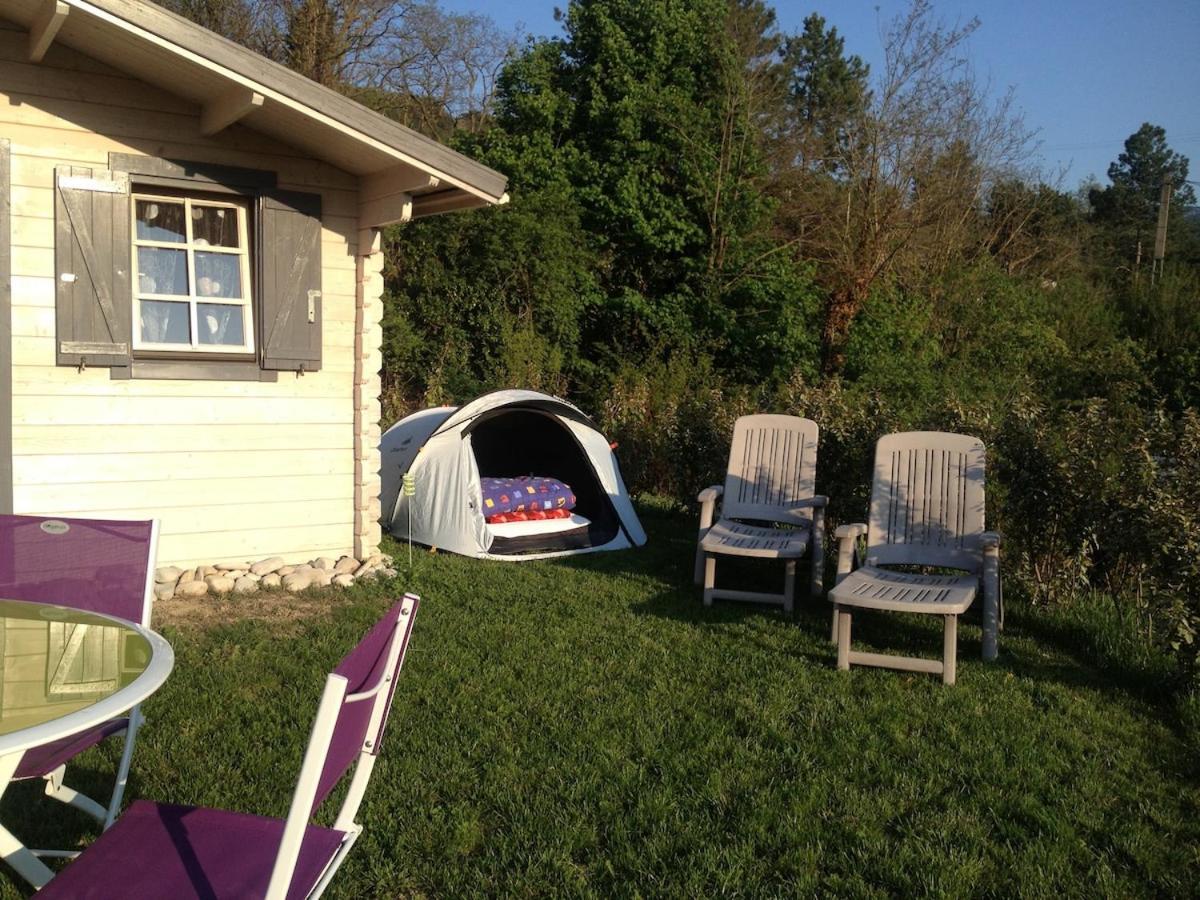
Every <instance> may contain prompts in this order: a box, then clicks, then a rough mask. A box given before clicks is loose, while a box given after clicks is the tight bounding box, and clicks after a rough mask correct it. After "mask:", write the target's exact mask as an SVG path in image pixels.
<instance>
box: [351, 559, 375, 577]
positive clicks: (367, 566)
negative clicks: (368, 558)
mask: <svg viewBox="0 0 1200 900" xmlns="http://www.w3.org/2000/svg"><path fill="white" fill-rule="evenodd" d="M374 571H375V566H374V565H372V564H371V563H369V562H365V563H363V564H362V565H361V566H359V567H358V568H357V569H355V570H354V577H355V578H370V577H371V573H372V572H374Z"/></svg>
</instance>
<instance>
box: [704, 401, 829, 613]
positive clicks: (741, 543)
mask: <svg viewBox="0 0 1200 900" xmlns="http://www.w3.org/2000/svg"><path fill="white" fill-rule="evenodd" d="M818 434H819V429H818V428H817V423H816V422H814V421H812V420H811V419H801V418H798V417H796V416H775V415H753V416H742V417H741V418H739V419H738V420H737V422H735V423H734V426H733V442H732V444H731V446H730V449H729V465H728V467H727V470H726V474H725V485H724V487H722V486H720V485H713V486H712V487H708V488H705V489H704V490H703V491H701V492H700V495H699V497H697V498H696V499H698V500H699V501H700V504H701V507H700V532H699V536H698V545H697V547H696V571H695V580H696V583H697V584H699V583H701V581H702V580H703V584H704V605H705V606H711V605H712V602H713V600H714V599H716V598H724V599H727V600H750V601H756V602H767V603H782V604H783V608H784V610H785V611H786V612H791V611H792V607H793V603H794V600H795V587H796V560H798V559H800V557H802V556H803V555H804V553H805V551H806V550H807V549H808V547H809V545H810V543H811V546H812V579H811V590H812V595H813V596H814V597H819V596H820V595H821V580H822V574H823V570H824V568H825V550H824V540H825V506H826V505H827V503H828V502H829V499H828V498H827V497H824V496H821V495H820V494H814V493H813V490H814V487H815V483H816V471H817V439H818ZM717 500H720V501H721V512H720V516H719V517H718V518H717V521H716V523H715V524H714V522H713V517H714V513H715V511H716V503H717ZM718 556H748V557H757V558H759V559H782V560H784V562H785V569H784V571H785V575H784V585H783V593H782V594H768V593H762V592H759V591H735V590H730V589H728V588H718V587H717V586H716V569H717V562H716V560H717V557H718Z"/></svg>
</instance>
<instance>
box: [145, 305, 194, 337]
mask: <svg viewBox="0 0 1200 900" xmlns="http://www.w3.org/2000/svg"><path fill="white" fill-rule="evenodd" d="M190 319H191V315H190V309H189V305H188V304H187V303H172V302H169V301H165V300H143V301H142V304H141V324H142V340H143V341H146V342H147V343H151V344H190V343H191V342H192V327H191V321H190Z"/></svg>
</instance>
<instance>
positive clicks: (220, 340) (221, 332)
mask: <svg viewBox="0 0 1200 900" xmlns="http://www.w3.org/2000/svg"><path fill="white" fill-rule="evenodd" d="M245 309H246V307H244V306H229V305H228V304H225V303H197V304H196V327H197V328H198V329H199V331H200V343H201V344H225V345H227V346H231V347H241V346H242V345H243V344H245V343H246V337H245V330H244V329H243V327H242V326H243V322H242V316H243V315H244V310H245Z"/></svg>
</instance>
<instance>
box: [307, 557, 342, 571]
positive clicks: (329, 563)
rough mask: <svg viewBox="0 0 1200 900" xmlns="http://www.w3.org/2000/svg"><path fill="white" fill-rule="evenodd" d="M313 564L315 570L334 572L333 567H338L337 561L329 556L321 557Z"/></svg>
mask: <svg viewBox="0 0 1200 900" xmlns="http://www.w3.org/2000/svg"><path fill="white" fill-rule="evenodd" d="M312 564H313V568H314V569H329V570H331V571H332V569H333V567H334V566H336V565H337V560H335V559H333V558H331V557H328V556H321V557H318V558H317V559H314V560H313V561H312Z"/></svg>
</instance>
